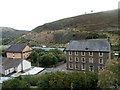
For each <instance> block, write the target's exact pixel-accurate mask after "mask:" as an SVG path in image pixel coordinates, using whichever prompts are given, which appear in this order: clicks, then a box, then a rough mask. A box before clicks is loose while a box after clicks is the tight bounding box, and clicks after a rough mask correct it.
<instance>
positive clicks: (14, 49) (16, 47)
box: [6, 44, 27, 52]
mask: <svg viewBox="0 0 120 90" xmlns="http://www.w3.org/2000/svg"><path fill="white" fill-rule="evenodd" d="M26 46H27V45H25V44H16V45H11V46H10V47H9V48H8V49H7V50H6V52H22V51H23V49H24V48H25V47H26Z"/></svg>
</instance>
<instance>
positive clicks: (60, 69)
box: [41, 63, 71, 73]
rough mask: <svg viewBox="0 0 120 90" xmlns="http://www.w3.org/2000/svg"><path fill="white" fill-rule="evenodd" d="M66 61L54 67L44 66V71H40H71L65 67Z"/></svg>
mask: <svg viewBox="0 0 120 90" xmlns="http://www.w3.org/2000/svg"><path fill="white" fill-rule="evenodd" d="M66 68H67V67H66V63H64V64H62V65H60V66H57V67H55V68H46V69H45V70H44V71H42V72H41V73H45V72H56V71H62V72H71V71H70V70H67V69H66Z"/></svg>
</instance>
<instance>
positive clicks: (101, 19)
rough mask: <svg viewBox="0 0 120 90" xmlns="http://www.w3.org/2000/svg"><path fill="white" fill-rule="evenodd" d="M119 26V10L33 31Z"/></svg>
mask: <svg viewBox="0 0 120 90" xmlns="http://www.w3.org/2000/svg"><path fill="white" fill-rule="evenodd" d="M117 26H118V10H111V11H105V12H99V13H92V14H84V15H80V16H75V17H70V18H65V19H62V20H58V21H55V22H51V23H46V24H44V25H42V26H38V27H36V28H35V29H33V31H36V32H40V31H43V30H61V29H69V28H76V29H79V30H92V31H93V30H109V29H116V28H117Z"/></svg>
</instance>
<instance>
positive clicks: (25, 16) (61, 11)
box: [0, 0, 119, 30]
mask: <svg viewBox="0 0 120 90" xmlns="http://www.w3.org/2000/svg"><path fill="white" fill-rule="evenodd" d="M118 2H119V0H0V27H11V28H14V29H18V30H32V29H34V28H35V27H37V26H40V25H43V24H45V23H49V22H53V21H56V20H59V19H63V18H68V17H72V16H77V15H81V14H85V12H86V13H91V10H93V12H92V13H95V12H100V11H107V10H112V9H117V8H118Z"/></svg>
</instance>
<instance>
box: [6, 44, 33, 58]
mask: <svg viewBox="0 0 120 90" xmlns="http://www.w3.org/2000/svg"><path fill="white" fill-rule="evenodd" d="M31 51H32V48H30V47H29V46H28V45H24V44H17V45H11V46H10V47H9V48H8V49H7V50H6V55H7V58H21V59H23V58H24V59H26V58H27V57H28V56H29V55H30V54H31Z"/></svg>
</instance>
